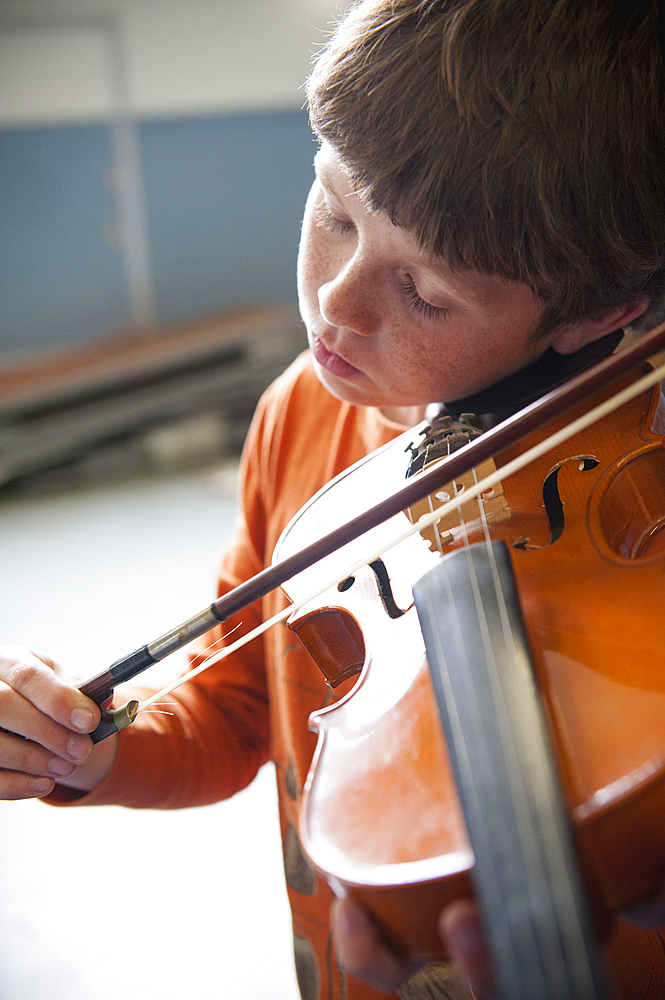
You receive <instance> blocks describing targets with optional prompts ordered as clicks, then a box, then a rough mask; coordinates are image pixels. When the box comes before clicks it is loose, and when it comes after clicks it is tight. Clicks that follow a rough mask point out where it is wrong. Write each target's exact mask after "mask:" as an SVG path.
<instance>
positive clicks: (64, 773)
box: [0, 731, 77, 778]
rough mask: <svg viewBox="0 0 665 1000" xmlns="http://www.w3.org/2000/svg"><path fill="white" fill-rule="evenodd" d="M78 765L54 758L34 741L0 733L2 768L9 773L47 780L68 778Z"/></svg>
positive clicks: (58, 757) (57, 757)
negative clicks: (19, 773) (18, 773)
mask: <svg viewBox="0 0 665 1000" xmlns="http://www.w3.org/2000/svg"><path fill="white" fill-rule="evenodd" d="M76 766H77V765H76V763H75V762H74V761H68V760H65V759H63V758H62V757H60V756H54V755H53V753H51V752H50V751H49V750H47V749H46V748H45V747H42V746H39V745H38V744H37V743H33V741H32V740H26V739H21V738H20V737H19V736H14V735H12V734H11V733H7V732H4V731H0V767H2V769H3V770H4V771H5V772H7V773H9V772H12V771H19V772H21V773H23V774H25V775H28V776H30V775H34V776H36V777H47V778H67V777H69V776H70V775H71V774H73V773H74V771H75V770H76Z"/></svg>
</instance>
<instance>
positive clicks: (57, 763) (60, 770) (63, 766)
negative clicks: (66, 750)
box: [48, 757, 76, 778]
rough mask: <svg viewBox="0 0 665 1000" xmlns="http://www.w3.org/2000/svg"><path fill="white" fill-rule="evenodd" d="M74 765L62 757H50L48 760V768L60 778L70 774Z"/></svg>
mask: <svg viewBox="0 0 665 1000" xmlns="http://www.w3.org/2000/svg"><path fill="white" fill-rule="evenodd" d="M75 767H76V764H70V763H69V761H68V760H63V759H62V757H51V759H50V761H49V762H48V769H49V771H50V772H51V774H57V775H58V776H59V777H60V778H64V777H66V776H67V775H68V774H71V773H72V771H73V770H74V768H75Z"/></svg>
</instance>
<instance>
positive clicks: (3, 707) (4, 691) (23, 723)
mask: <svg viewBox="0 0 665 1000" xmlns="http://www.w3.org/2000/svg"><path fill="white" fill-rule="evenodd" d="M0 724H1V726H2V729H3V730H4V731H5V734H10V737H11V734H13V737H14V738H10V740H9V741H8V740H3V741H2V742H0V767H5V768H6V767H13V766H14V760H15V757H16V754H17V753H20V748H21V743H24V742H25V741H26V740H32V741H33V742H34V743H35V744H39V745H41V746H42V747H44V748H45V751H50V752H51V753H50V755H51V756H52V755H53V754H56V755H57V756H58V757H61V758H62V759H63V760H65V761H67V762H69V763H70V764H80V763H82V762H83V761H85V760H87V759H88V757H89V756H90V754H91V753H92V740H91V739H90V737H89V736H86V735H84V734H82V733H73V732H72V730H71V729H69V728H66V727H65V726H61V725H60V724H59V723H58V722H55V721H54V720H53V719H52V718H50V717H49V716H48V715H45V714H44V712H41V711H39V709H37V708H35V706H34V705H33V704H32V703H31V702H29V701H28V700H27V699H26V698H24V697H23V696H22V695H21V694H19V693H18V692H17V691H15V690H13V689H12V688H10V687H8V686H7V685H6V684H0ZM16 736H22V737H24V738H25V739H24V740H23V741H21V740H16V739H15V737H16ZM6 754H8V756H6Z"/></svg>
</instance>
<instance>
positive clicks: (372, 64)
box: [308, 0, 665, 333]
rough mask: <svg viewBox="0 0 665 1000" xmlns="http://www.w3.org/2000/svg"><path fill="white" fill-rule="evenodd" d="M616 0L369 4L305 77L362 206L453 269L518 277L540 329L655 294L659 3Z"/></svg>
mask: <svg viewBox="0 0 665 1000" xmlns="http://www.w3.org/2000/svg"><path fill="white" fill-rule="evenodd" d="M621 6H623V7H626V5H625V4H623V5H620V4H618V3H617V4H616V7H621ZM616 7H615V4H614V3H612V2H611V0H448V2H446V0H363V2H360V3H357V4H356V5H354V7H352V9H351V11H350V12H349V14H348V15H347V16H346V18H345V19H344V20H343V21H342V22H341V23H340V25H339V26H338V28H337V30H336V32H335V33H334V35H333V36H332V38H331V39H330V41H329V43H328V44H327V45H326V47H325V48H324V49H323V50H322V51H321V53H320V54H319V56H318V58H317V61H316V64H315V66H314V69H313V72H312V75H311V78H310V81H309V88H308V97H309V108H310V117H311V121H312V125H313V127H314V129H315V131H316V133H317V135H318V136H319V138H320V139H322V140H326V141H328V142H329V143H331V145H332V146H333V147H334V148H335V149H336V151H337V152H338V154H339V155H340V157H341V159H342V161H343V162H344V164H345V165H346V167H347V168H348V169H349V170H350V172H351V175H352V177H353V179H354V183H355V184H356V185H357V186H358V189H359V190H360V191H361V192H362V193H363V195H364V197H365V198H366V200H367V203H368V205H369V206H370V207H371V208H372V209H373V210H377V211H379V210H380V211H385V212H387V213H388V214H389V216H390V218H391V219H392V221H393V222H394V223H395V224H397V225H400V226H402V227H405V228H407V229H410V230H412V231H414V232H415V233H416V235H417V237H418V239H419V241H420V243H421V245H422V246H423V247H424V248H425V249H427V250H428V251H430V252H434V253H436V254H439V255H441V256H443V257H444V258H445V259H446V260H447V261H448V262H449V263H450V264H452V265H453V266H456V267H461V268H465V267H471V268H474V269H477V270H480V271H483V272H485V273H488V274H497V275H500V276H502V277H505V278H508V279H511V280H516V281H523V282H525V283H526V284H527V285H529V286H530V287H531V289H532V290H533V291H534V293H535V294H536V295H537V296H538V297H539V298H540V299H541V300H542V302H543V304H544V311H543V319H542V322H541V324H540V327H539V330H538V332H539V333H545V332H549V331H551V330H554V329H556V328H557V327H559V326H561V325H563V324H565V323H568V322H574V321H576V320H580V319H584V318H599V317H600V316H602V315H604V314H605V313H607V312H609V311H611V310H613V309H616V308H618V307H619V306H622V305H626V304H628V303H630V302H633V301H635V299H636V298H639V297H640V296H641V295H644V294H646V295H648V296H649V297H650V298H651V300H652V301H654V300H656V299H658V298H660V297H661V296H662V294H663V292H664V290H665V274H664V269H665V241H664V236H665V110H664V100H663V99H664V97H665V94H664V92H663V91H664V79H663V76H664V74H663V61H662V57H661V54H660V51H659V49H658V44H657V20H658V11H657V7H656V5H655V4H651V5H649V4H642V7H647V8H648V9H647V11H646V14H645V13H644V12H642V13H641V14H640V16H639V17H637V16H634V17H632V18H631V17H630V15H629V16H628V17H627V18H626V17H625V16H624V17H622V16H620V14H618V13H617V10H616ZM628 8H630V9H631V10H634V9H635V5H634V4H633V5H628Z"/></svg>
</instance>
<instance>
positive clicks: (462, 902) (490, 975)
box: [438, 899, 496, 1000]
mask: <svg viewBox="0 0 665 1000" xmlns="http://www.w3.org/2000/svg"><path fill="white" fill-rule="evenodd" d="M438 928H439V935H440V937H441V940H442V942H443V945H444V947H445V949H446V951H447V952H448V954H449V956H450V957H451V959H452V960H453V961H454V962H455V963H456V964H457V965H458V966H459V968H460V969H461V970H462V972H463V973H464V974H465V975H466V977H467V979H468V980H469V986H470V987H471V989H472V990H473V992H474V994H475V996H476V997H477V1000H492V998H493V997H494V996H495V993H494V989H495V988H496V987H495V978H494V970H493V968H492V959H491V956H490V952H489V948H488V947H487V942H486V939H485V933H484V930H483V926H482V922H481V920H480V915H479V913H478V908H477V906H476V905H475V903H473V902H471V900H470V899H459V900H456V902H454V903H451V904H450V906H447V907H446V909H445V910H444V911H443V913H442V914H441V916H440V917H439V922H438Z"/></svg>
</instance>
